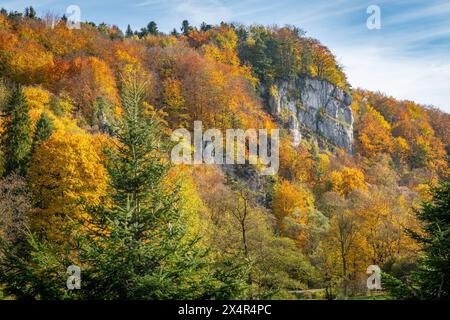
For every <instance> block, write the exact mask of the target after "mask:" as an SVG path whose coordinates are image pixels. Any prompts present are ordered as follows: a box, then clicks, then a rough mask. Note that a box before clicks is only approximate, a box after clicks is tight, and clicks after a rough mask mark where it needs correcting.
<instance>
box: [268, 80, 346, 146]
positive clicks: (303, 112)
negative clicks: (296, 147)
mask: <svg viewBox="0 0 450 320" xmlns="http://www.w3.org/2000/svg"><path fill="white" fill-rule="evenodd" d="M266 90H267V91H266V94H267V96H268V97H269V106H270V109H271V110H270V111H271V113H272V114H273V115H274V116H276V117H277V118H278V119H280V120H281V121H282V122H283V123H285V124H286V125H287V127H288V128H289V129H291V131H292V133H293V135H294V139H297V140H298V139H300V136H301V132H302V131H304V130H309V131H312V132H313V133H315V134H316V135H317V136H318V137H319V138H320V139H324V140H326V141H327V142H328V143H331V144H332V145H334V146H338V147H340V148H343V149H345V150H347V151H348V152H352V149H353V148H352V143H353V115H352V111H351V109H350V104H351V103H352V97H351V96H350V94H348V93H347V92H345V91H343V90H342V89H340V88H338V87H336V86H334V85H333V84H331V83H330V82H328V81H326V80H319V79H311V78H304V77H300V78H298V79H297V80H295V81H291V82H287V81H283V82H279V83H277V84H276V85H274V86H272V87H271V88H267V89H266Z"/></svg>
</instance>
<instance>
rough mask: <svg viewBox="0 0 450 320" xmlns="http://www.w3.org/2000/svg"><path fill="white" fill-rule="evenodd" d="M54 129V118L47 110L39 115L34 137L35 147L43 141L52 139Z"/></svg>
mask: <svg viewBox="0 0 450 320" xmlns="http://www.w3.org/2000/svg"><path fill="white" fill-rule="evenodd" d="M53 130H54V125H53V121H52V119H50V117H49V116H48V114H47V112H42V114H41V116H40V117H39V120H38V122H37V123H36V133H35V134H34V137H33V148H32V149H34V147H35V146H36V145H37V144H39V143H42V142H45V141H47V140H48V139H50V137H51V135H52V133H53Z"/></svg>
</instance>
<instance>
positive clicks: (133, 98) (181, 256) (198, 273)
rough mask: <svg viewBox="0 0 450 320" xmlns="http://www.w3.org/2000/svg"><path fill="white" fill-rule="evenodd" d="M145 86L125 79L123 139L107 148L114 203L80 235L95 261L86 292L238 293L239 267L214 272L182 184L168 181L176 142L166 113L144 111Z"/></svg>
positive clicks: (136, 295) (155, 295)
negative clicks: (168, 138) (167, 137)
mask: <svg viewBox="0 0 450 320" xmlns="http://www.w3.org/2000/svg"><path fill="white" fill-rule="evenodd" d="M144 88H145V85H144V84H143V83H140V82H138V81H137V80H136V78H135V77H132V78H130V79H128V80H127V81H126V82H125V84H124V90H123V94H122V102H123V106H124V110H125V112H124V116H123V119H122V120H121V121H120V123H119V124H118V127H117V129H116V131H115V137H116V138H117V140H118V145H117V147H116V148H114V149H113V150H110V151H109V152H108V153H107V154H108V158H109V160H108V162H109V165H108V172H109V175H110V186H111V189H112V201H113V205H112V206H108V207H105V206H99V207H95V208H91V209H90V212H91V216H92V218H93V220H92V221H91V223H92V224H93V225H95V226H96V227H95V228H90V229H89V230H91V232H89V234H88V236H87V237H82V238H81V240H80V243H82V254H81V256H80V259H81V261H85V262H86V263H89V266H88V267H87V269H85V270H84V271H83V283H84V288H85V289H84V290H82V292H83V293H84V296H83V297H84V298H96V299H98V298H105V299H111V298H113V299H114V298H117V299H174V298H179V299H181V298H184V299H186V298H187V299H190V298H212V297H221V298H224V297H233V296H236V295H237V294H238V293H239V292H240V290H241V289H240V288H241V287H242V286H243V285H244V283H243V282H241V281H240V280H239V279H240V277H236V278H233V277H230V275H231V274H233V273H234V272H239V269H234V270H232V271H231V273H230V272H225V273H224V272H223V271H221V272H219V273H215V274H213V273H211V272H209V271H208V267H207V261H208V260H207V259H206V251H204V250H201V249H198V248H197V241H198V238H196V237H195V238H192V239H189V238H187V236H186V231H187V230H186V227H187V226H186V223H185V222H184V221H185V217H184V216H183V212H182V209H181V201H182V199H181V198H180V193H179V191H180V189H179V186H178V184H177V183H174V185H171V186H170V187H168V186H167V183H166V182H167V180H166V179H167V174H168V170H169V168H170V163H169V162H168V160H167V151H168V147H169V145H168V144H167V143H165V142H164V140H163V137H162V132H163V130H161V128H160V124H159V121H158V120H157V119H156V118H149V117H148V116H146V115H145V114H144V112H145V108H144V104H143V102H144V101H143V96H144ZM92 229H95V230H96V231H95V232H92ZM94 237H95V239H96V240H95V241H92V239H93V238H94ZM236 270H238V271H236ZM230 281H231V283H230Z"/></svg>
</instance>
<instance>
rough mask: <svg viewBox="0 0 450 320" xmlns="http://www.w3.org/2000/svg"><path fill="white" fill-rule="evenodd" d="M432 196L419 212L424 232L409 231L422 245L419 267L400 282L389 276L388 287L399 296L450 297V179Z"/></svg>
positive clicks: (433, 192) (418, 215) (433, 190)
mask: <svg viewBox="0 0 450 320" xmlns="http://www.w3.org/2000/svg"><path fill="white" fill-rule="evenodd" d="M432 195H433V199H432V200H431V201H426V202H424V203H423V205H422V208H421V209H420V210H417V211H416V214H417V217H418V219H419V220H420V221H421V222H422V224H423V227H422V232H420V233H419V232H416V231H413V230H408V234H409V235H410V236H411V237H412V238H413V239H415V240H416V241H418V242H419V243H420V244H421V245H422V254H423V256H422V258H421V259H419V266H418V269H417V270H415V271H413V272H412V273H411V275H410V276H409V277H408V281H400V280H398V279H395V278H393V277H388V282H387V287H388V288H389V290H390V292H391V294H392V295H393V296H395V297H396V298H403V299H410V298H419V299H448V298H449V297H450V280H449V279H448V274H449V270H450V215H449V212H450V179H449V178H446V179H445V180H443V181H442V183H441V185H440V186H438V187H436V188H433V189H432Z"/></svg>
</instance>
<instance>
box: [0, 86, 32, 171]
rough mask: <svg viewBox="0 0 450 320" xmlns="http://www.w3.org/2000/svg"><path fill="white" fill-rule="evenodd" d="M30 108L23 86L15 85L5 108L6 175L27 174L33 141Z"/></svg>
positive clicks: (4, 143) (4, 149)
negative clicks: (14, 173)
mask: <svg viewBox="0 0 450 320" xmlns="http://www.w3.org/2000/svg"><path fill="white" fill-rule="evenodd" d="M29 110H30V109H29V106H28V104H27V102H26V99H25V96H24V94H23V92H22V88H21V87H20V86H16V87H14V88H13V90H12V92H11V95H10V97H9V100H8V103H7V105H6V108H5V112H6V119H7V120H6V124H5V133H4V136H3V141H2V148H3V154H4V175H5V176H7V175H9V174H11V173H13V172H16V173H17V174H19V175H22V176H25V175H26V172H27V167H28V161H29V156H30V151H31V143H32V140H31V119H30V116H29Z"/></svg>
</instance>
